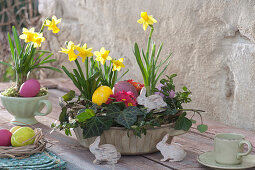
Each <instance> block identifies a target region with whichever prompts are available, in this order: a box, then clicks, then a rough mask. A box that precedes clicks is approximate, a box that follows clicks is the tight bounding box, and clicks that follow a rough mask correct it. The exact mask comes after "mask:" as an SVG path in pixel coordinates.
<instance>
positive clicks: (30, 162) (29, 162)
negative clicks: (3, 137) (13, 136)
mask: <svg viewBox="0 0 255 170" xmlns="http://www.w3.org/2000/svg"><path fill="white" fill-rule="evenodd" d="M65 168H66V162H65V161H63V160H62V159H60V158H59V157H58V156H56V155H55V154H53V153H52V152H49V151H45V152H42V153H38V154H34V155H31V156H30V157H28V158H24V159H14V158H1V159H0V169H9V170H14V169H15V170H21V169H23V170H24V169H26V170H34V169H37V170H38V169H39V170H40V169H45V170H47V169H54V170H55V169H56V170H57V169H59V170H61V169H65Z"/></svg>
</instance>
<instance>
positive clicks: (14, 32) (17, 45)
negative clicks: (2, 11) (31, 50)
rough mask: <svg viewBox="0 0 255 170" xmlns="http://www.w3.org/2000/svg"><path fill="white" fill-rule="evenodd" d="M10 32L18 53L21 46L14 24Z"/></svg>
mask: <svg viewBox="0 0 255 170" xmlns="http://www.w3.org/2000/svg"><path fill="white" fill-rule="evenodd" d="M12 33H13V37H14V40H15V45H16V49H17V52H18V55H20V52H21V50H22V48H21V45H20V41H19V35H18V33H17V30H16V29H15V27H14V26H12Z"/></svg>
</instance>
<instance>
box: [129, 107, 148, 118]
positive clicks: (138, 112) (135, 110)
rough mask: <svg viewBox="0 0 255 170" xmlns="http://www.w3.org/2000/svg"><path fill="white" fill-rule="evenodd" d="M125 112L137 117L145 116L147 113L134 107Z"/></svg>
mask: <svg viewBox="0 0 255 170" xmlns="http://www.w3.org/2000/svg"><path fill="white" fill-rule="evenodd" d="M125 110H126V111H128V112H130V113H132V114H135V115H137V116H139V115H146V114H147V112H146V111H145V110H141V109H139V108H138V107H136V106H129V107H127V108H126V109H125Z"/></svg>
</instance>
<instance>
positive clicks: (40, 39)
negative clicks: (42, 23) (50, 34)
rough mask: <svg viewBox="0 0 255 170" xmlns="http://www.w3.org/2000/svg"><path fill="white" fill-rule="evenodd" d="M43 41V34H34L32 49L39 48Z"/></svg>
mask: <svg viewBox="0 0 255 170" xmlns="http://www.w3.org/2000/svg"><path fill="white" fill-rule="evenodd" d="M43 41H45V38H44V37H43V33H35V34H34V40H33V42H34V47H35V48H37V47H41V43H42V42H43Z"/></svg>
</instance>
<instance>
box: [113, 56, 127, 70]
mask: <svg viewBox="0 0 255 170" xmlns="http://www.w3.org/2000/svg"><path fill="white" fill-rule="evenodd" d="M123 61H124V58H120V59H119V60H112V64H113V68H112V71H115V70H118V71H120V69H121V68H122V67H125V65H124V64H123Z"/></svg>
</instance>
